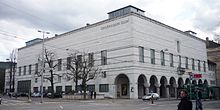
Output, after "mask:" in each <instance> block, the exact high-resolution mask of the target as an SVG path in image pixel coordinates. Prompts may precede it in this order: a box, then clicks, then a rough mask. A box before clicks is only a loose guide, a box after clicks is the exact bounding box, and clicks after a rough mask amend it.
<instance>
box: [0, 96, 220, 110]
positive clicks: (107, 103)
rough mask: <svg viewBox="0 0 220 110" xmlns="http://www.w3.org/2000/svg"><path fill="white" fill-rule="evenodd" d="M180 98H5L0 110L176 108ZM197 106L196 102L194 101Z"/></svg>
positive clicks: (211, 107)
mask: <svg viewBox="0 0 220 110" xmlns="http://www.w3.org/2000/svg"><path fill="white" fill-rule="evenodd" d="M178 102H179V100H172V101H167V100H159V101H155V103H154V104H151V103H150V102H149V101H146V102H144V101H142V100H134V99H132V100H129V99H106V100H71V101H70V100H69V101H66V100H63V101H62V100H56V99H54V100H53V101H51V100H50V101H47V102H44V103H43V104H41V103H40V102H39V101H37V100H36V101H32V103H28V102H27V101H21V100H10V99H3V103H2V105H0V110H176V109H177V104H178ZM203 105H204V106H203V107H204V110H220V101H203ZM193 106H194V107H195V102H193ZM194 110H195V109H194Z"/></svg>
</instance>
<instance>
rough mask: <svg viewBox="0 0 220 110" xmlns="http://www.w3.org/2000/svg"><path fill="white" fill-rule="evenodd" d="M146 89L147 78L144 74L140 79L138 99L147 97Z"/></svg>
mask: <svg viewBox="0 0 220 110" xmlns="http://www.w3.org/2000/svg"><path fill="white" fill-rule="evenodd" d="M146 87H147V78H146V77H145V75H143V74H142V75H140V76H139V77H138V98H142V97H143V96H144V95H146V93H147V91H146Z"/></svg>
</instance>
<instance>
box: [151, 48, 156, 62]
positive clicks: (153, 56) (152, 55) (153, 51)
mask: <svg viewBox="0 0 220 110" xmlns="http://www.w3.org/2000/svg"><path fill="white" fill-rule="evenodd" d="M150 59H151V64H155V50H154V49H150Z"/></svg>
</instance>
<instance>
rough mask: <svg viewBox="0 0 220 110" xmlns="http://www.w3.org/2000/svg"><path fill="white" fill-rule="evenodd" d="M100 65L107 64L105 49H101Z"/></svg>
mask: <svg viewBox="0 0 220 110" xmlns="http://www.w3.org/2000/svg"><path fill="white" fill-rule="evenodd" d="M101 65H107V50H103V51H101Z"/></svg>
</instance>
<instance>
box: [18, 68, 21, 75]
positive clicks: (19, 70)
mask: <svg viewBox="0 0 220 110" xmlns="http://www.w3.org/2000/svg"><path fill="white" fill-rule="evenodd" d="M18 75H19V76H21V67H19V68H18Z"/></svg>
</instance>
